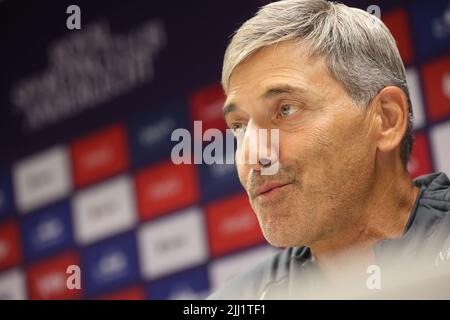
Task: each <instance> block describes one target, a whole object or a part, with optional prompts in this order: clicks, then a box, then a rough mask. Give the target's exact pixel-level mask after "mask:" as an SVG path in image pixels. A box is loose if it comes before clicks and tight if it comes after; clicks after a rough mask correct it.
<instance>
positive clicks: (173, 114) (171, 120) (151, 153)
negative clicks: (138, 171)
mask: <svg viewBox="0 0 450 320" xmlns="http://www.w3.org/2000/svg"><path fill="white" fill-rule="evenodd" d="M178 128H184V129H187V130H189V128H190V123H189V112H188V107H187V104H186V103H183V102H174V103H172V104H169V105H167V106H166V107H165V108H164V110H162V111H161V110H159V111H152V110H149V111H148V112H145V113H143V114H141V115H139V116H138V117H135V118H134V119H132V120H131V121H130V122H129V123H128V132H129V136H130V149H131V157H132V163H133V166H134V167H135V168H139V167H142V166H145V165H147V164H151V163H154V162H158V161H160V160H162V159H166V158H169V157H170V155H171V152H172V148H173V147H174V146H175V145H176V144H177V143H178V141H171V137H172V132H173V131H174V130H175V129H178Z"/></svg>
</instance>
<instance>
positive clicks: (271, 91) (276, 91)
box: [223, 84, 306, 116]
mask: <svg viewBox="0 0 450 320" xmlns="http://www.w3.org/2000/svg"><path fill="white" fill-rule="evenodd" d="M304 92H306V90H305V89H303V88H300V87H294V86H291V85H287V84H283V85H276V86H273V87H270V88H268V89H267V90H266V91H265V92H264V93H263V94H262V95H261V96H260V99H263V100H268V99H273V98H274V97H276V96H279V95H281V94H284V93H289V94H293V93H299V94H301V93H304ZM236 109H238V107H237V106H236V105H235V104H234V103H233V102H230V103H226V104H225V106H224V107H223V115H224V116H226V115H227V114H228V113H230V112H233V111H235V110H236Z"/></svg>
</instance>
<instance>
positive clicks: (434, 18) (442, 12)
mask: <svg viewBox="0 0 450 320" xmlns="http://www.w3.org/2000/svg"><path fill="white" fill-rule="evenodd" d="M411 23H412V35H413V39H414V40H415V41H416V44H415V47H416V50H417V53H418V55H419V57H420V58H421V59H428V58H431V57H434V56H436V55H439V54H441V53H447V52H450V2H449V1H447V0H434V1H432V4H431V3H430V1H414V2H413V3H412V4H411Z"/></svg>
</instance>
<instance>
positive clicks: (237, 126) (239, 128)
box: [230, 122, 245, 134]
mask: <svg viewBox="0 0 450 320" xmlns="http://www.w3.org/2000/svg"><path fill="white" fill-rule="evenodd" d="M230 129H231V131H233V133H234V134H238V133H241V132H244V131H245V126H244V124H243V123H241V122H234V123H232V124H231V126H230Z"/></svg>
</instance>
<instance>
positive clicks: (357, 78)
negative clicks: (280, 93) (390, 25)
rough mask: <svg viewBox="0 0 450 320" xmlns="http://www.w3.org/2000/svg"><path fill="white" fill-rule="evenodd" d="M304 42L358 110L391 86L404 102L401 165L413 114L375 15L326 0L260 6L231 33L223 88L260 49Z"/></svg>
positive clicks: (398, 64)
mask: <svg viewBox="0 0 450 320" xmlns="http://www.w3.org/2000/svg"><path fill="white" fill-rule="evenodd" d="M286 40H295V41H298V42H302V41H307V42H308V44H309V48H310V49H309V54H310V55H316V56H323V57H325V59H326V64H327V66H328V69H329V72H330V73H331V75H332V76H333V77H334V78H335V79H336V80H337V81H339V82H340V83H341V84H342V85H343V87H344V88H345V90H346V91H347V93H348V94H349V96H350V97H351V98H352V99H353V100H354V101H355V102H356V103H357V104H358V105H360V106H362V107H365V106H367V105H368V104H369V103H370V101H371V100H372V99H373V98H374V97H375V96H376V95H377V94H378V93H379V92H380V91H381V90H382V89H383V88H385V87H387V86H396V87H399V88H401V89H402V90H403V92H404V93H405V94H406V97H407V100H408V111H409V121H408V126H407V129H406V133H405V136H404V137H403V139H402V142H401V147H400V153H401V159H402V162H403V164H404V165H405V166H406V164H407V162H408V160H409V156H410V153H411V149H412V144H413V133H412V121H413V113H412V107H411V99H410V96H409V91H408V86H407V83H406V75H405V67H404V65H403V62H402V59H401V57H400V53H399V51H398V49H397V45H396V43H395V40H394V38H393V36H392V34H391V33H390V32H389V30H388V29H387V27H386V26H385V25H384V24H383V22H381V20H379V19H378V18H377V17H376V16H373V15H371V14H369V13H368V12H366V11H364V10H361V9H357V8H351V7H347V6H346V5H344V4H340V3H333V2H328V1H325V0H284V1H278V2H273V3H270V4H268V5H266V6H264V7H262V8H261V9H260V10H259V11H258V12H257V14H256V15H255V16H254V17H253V18H251V19H249V20H248V21H246V22H245V23H244V24H243V25H242V26H241V27H240V28H239V29H238V30H237V31H236V33H235V34H234V36H233V38H232V40H231V42H230V44H229V45H228V48H227V49H226V51H225V57H224V63H223V69H222V86H223V89H224V91H225V92H227V91H228V83H229V80H230V76H231V73H232V72H233V70H234V69H235V68H236V66H238V65H239V64H240V63H241V62H243V61H244V60H246V59H247V58H248V57H249V56H250V55H252V54H253V53H255V52H256V51H258V50H259V49H261V48H263V47H267V46H271V45H274V44H276V43H278V42H281V41H286Z"/></svg>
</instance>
